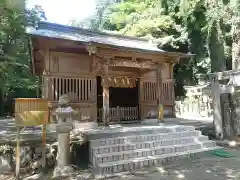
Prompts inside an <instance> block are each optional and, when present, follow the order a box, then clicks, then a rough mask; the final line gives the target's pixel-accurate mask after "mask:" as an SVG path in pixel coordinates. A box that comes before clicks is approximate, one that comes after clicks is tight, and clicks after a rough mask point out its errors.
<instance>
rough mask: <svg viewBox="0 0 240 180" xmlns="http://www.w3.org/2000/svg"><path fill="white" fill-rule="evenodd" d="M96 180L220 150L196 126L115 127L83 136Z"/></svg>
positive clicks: (93, 130) (91, 130) (101, 128)
mask: <svg viewBox="0 0 240 180" xmlns="http://www.w3.org/2000/svg"><path fill="white" fill-rule="evenodd" d="M83 133H84V135H85V136H86V138H87V139H88V141H89V154H90V155H89V161H90V164H91V165H92V172H93V174H94V175H95V177H103V178H104V177H111V176H115V175H119V174H120V175H121V174H122V173H129V172H131V171H134V170H138V169H142V168H148V167H151V166H159V165H162V164H166V163H167V164H169V163H171V162H172V163H173V162H175V161H179V160H182V159H184V158H186V157H189V155H195V154H198V153H201V152H205V151H210V150H214V149H218V148H219V147H218V146H216V143H215V142H214V141H210V140H208V137H206V136H203V135H201V132H200V131H197V130H195V127H193V126H184V125H162V124H161V125H155V126H153V125H132V126H128V127H126V126H121V125H115V126H110V127H108V128H104V127H98V128H94V129H88V130H86V131H85V132H83Z"/></svg>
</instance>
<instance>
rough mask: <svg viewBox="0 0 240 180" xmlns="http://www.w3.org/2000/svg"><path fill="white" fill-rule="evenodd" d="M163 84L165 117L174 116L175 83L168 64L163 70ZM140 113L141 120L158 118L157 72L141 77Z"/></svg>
mask: <svg viewBox="0 0 240 180" xmlns="http://www.w3.org/2000/svg"><path fill="white" fill-rule="evenodd" d="M162 77H163V84H162V93H163V105H164V109H165V115H167V114H168V115H169V116H172V115H173V113H174V112H173V109H174V103H175V100H174V99H175V98H174V96H175V95H174V83H173V79H171V78H172V77H171V71H170V67H169V64H168V63H165V68H164V69H163V70H162ZM139 91H140V93H139V94H140V98H139V99H140V102H139V104H140V111H141V119H145V118H155V117H156V116H157V105H156V104H157V99H156V73H155V70H153V71H150V72H148V73H145V74H143V75H142V76H141V77H140V89H139Z"/></svg>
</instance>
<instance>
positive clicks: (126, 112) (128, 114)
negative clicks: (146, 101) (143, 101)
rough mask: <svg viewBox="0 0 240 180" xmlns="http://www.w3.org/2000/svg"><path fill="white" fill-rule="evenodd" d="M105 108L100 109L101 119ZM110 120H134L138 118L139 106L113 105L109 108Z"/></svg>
mask: <svg viewBox="0 0 240 180" xmlns="http://www.w3.org/2000/svg"><path fill="white" fill-rule="evenodd" d="M102 112H103V109H102V108H99V109H98V117H99V121H100V122H103V120H102ZM109 116H110V117H109V119H110V122H120V121H134V120H138V107H113V108H109Z"/></svg>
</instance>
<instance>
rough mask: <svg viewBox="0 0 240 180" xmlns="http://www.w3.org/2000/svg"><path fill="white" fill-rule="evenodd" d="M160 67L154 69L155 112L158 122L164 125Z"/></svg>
mask: <svg viewBox="0 0 240 180" xmlns="http://www.w3.org/2000/svg"><path fill="white" fill-rule="evenodd" d="M162 68H163V67H162V66H160V65H159V66H158V68H157V69H156V98H157V112H158V122H159V123H164V119H163V113H164V111H163V93H162Z"/></svg>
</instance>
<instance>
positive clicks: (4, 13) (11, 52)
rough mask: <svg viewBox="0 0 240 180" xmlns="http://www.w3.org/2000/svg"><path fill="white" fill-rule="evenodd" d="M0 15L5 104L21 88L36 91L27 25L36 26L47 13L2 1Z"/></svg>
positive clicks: (1, 89)
mask: <svg viewBox="0 0 240 180" xmlns="http://www.w3.org/2000/svg"><path fill="white" fill-rule="evenodd" d="M1 3H2V4H1V8H2V9H1V14H0V83H1V84H2V85H1V86H0V101H1V110H0V115H2V113H3V104H4V103H6V102H7V101H9V98H13V97H16V96H17V94H15V92H16V91H17V90H18V89H25V91H26V94H25V96H27V95H28V94H29V93H31V90H36V87H37V79H36V78H35V77H33V76H31V68H30V54H29V46H28V44H29V43H28V37H27V35H26V33H25V27H26V25H29V24H31V25H34V24H35V23H36V22H38V21H39V20H40V19H42V18H44V17H45V16H44V12H43V11H42V9H41V8H40V7H39V6H36V7H35V8H34V9H32V10H27V11H21V10H19V9H13V8H11V7H8V6H7V3H6V2H4V3H3V1H2V2H1Z"/></svg>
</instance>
